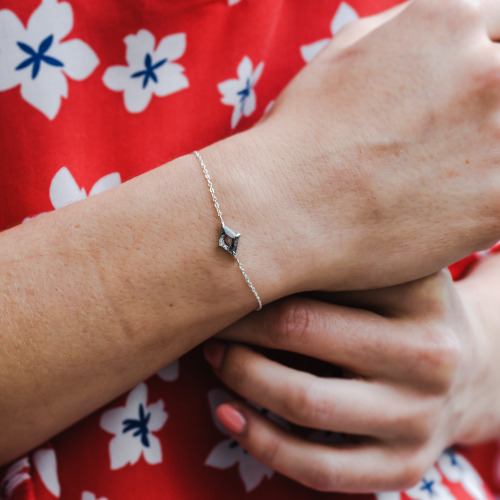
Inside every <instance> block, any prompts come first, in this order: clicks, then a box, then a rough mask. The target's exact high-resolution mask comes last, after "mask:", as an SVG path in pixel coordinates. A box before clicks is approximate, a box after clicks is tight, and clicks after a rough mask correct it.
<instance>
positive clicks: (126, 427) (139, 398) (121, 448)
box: [101, 383, 168, 470]
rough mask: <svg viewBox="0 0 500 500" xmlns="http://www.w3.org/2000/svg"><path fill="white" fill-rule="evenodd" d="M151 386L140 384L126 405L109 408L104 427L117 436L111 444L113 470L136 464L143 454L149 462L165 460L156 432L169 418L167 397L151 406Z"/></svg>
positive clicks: (103, 419)
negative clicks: (165, 404) (149, 390)
mask: <svg viewBox="0 0 500 500" xmlns="http://www.w3.org/2000/svg"><path fill="white" fill-rule="evenodd" d="M147 399H148V386H147V385H146V384H145V383H141V384H139V385H138V386H137V387H136V388H135V389H133V390H132V391H130V394H129V395H128V397H127V402H126V405H125V406H121V407H119V408H113V409H111V410H108V411H105V412H104V413H103V414H102V416H101V427H102V428H103V429H104V430H105V431H106V432H109V433H110V434H114V435H115V437H114V438H113V439H112V440H111V441H110V443H109V454H110V458H111V469H112V470H116V469H120V468H122V467H124V466H125V465H127V464H131V465H134V464H135V463H136V462H137V461H138V460H139V458H140V457H141V455H143V456H144V459H145V460H146V462H148V463H149V464H158V463H160V462H161V461H162V451H161V443H160V440H159V439H158V438H157V437H156V436H155V435H154V434H153V432H156V431H159V430H160V429H161V428H162V427H163V426H164V425H165V422H166V421H167V418H168V414H167V413H166V412H165V411H164V410H163V407H164V403H163V400H161V399H160V400H158V401H157V402H156V403H154V404H151V405H149V406H148V405H147Z"/></svg>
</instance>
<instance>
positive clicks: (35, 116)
mask: <svg viewBox="0 0 500 500" xmlns="http://www.w3.org/2000/svg"><path fill="white" fill-rule="evenodd" d="M395 3H397V0H349V4H347V3H340V2H339V1H338V0H309V1H307V2H304V1H303V0H279V1H278V0H275V1H271V0H212V1H208V0H175V1H174V0H170V1H168V0H107V1H104V0H99V1H98V0H68V2H61V1H58V0H43V1H42V2H41V3H40V0H24V1H22V2H20V1H19V0H0V9H1V10H0V161H1V169H0V176H1V179H0V192H1V194H2V196H1V200H2V201H1V203H2V210H1V211H0V228H3V229H6V228H9V227H12V226H14V225H16V224H20V223H22V222H24V221H27V220H29V219H30V218H32V217H35V216H39V215H41V214H43V213H44V212H48V211H50V210H54V209H57V208H60V207H63V206H65V205H68V204H70V203H74V202H76V201H78V200H81V199H84V198H85V197H87V196H92V195H94V194H96V193H100V192H102V191H104V190H106V189H109V188H111V187H113V186H116V185H118V184H120V183H121V182H123V181H126V180H128V179H130V178H132V177H134V176H136V175H138V174H141V173H143V172H146V171H148V170H151V169H153V168H155V167H156V166H158V165H161V164H163V163H165V162H167V161H169V160H172V159H174V158H177V157H179V156H181V155H184V154H186V153H189V152H192V151H193V150H195V149H200V148H203V147H204V146H207V145H209V144H211V143H214V142H216V141H218V140H220V139H222V138H224V137H227V136H229V135H230V134H232V133H234V132H239V131H241V130H244V129H246V128H248V127H251V126H252V125H253V124H254V123H256V122H257V120H258V119H259V118H260V117H261V116H262V115H263V114H264V112H265V111H266V109H267V108H268V107H269V106H271V105H272V102H273V100H274V99H275V98H276V96H277V95H278V94H279V92H280V91H281V90H282V89H283V87H284V86H285V85H286V84H287V83H288V82H289V81H290V79H291V78H292V77H293V76H294V75H295V74H296V73H297V72H298V71H299V70H300V69H301V68H302V67H303V66H304V65H305V64H306V63H307V62H309V61H310V60H311V59H312V58H313V57H314V56H315V55H316V54H317V53H318V52H319V51H320V50H321V49H322V48H323V47H324V46H325V44H326V43H327V42H328V40H329V39H331V37H332V36H334V35H335V33H337V31H338V30H339V29H340V28H341V27H342V26H343V25H345V24H346V23H348V22H350V21H352V20H354V19H356V18H357V17H358V16H365V15H369V14H374V13H376V12H379V11H381V10H384V9H386V8H388V7H391V6H392V5H394V4H395ZM462 271H463V270H460V269H458V268H457V273H461V272H462ZM229 392H230V391H229V390H228V389H226V388H225V387H224V386H222V384H221V383H220V382H219V381H218V380H217V379H216V378H215V376H214V375H213V374H212V370H211V368H210V367H209V366H208V365H207V363H206V362H205V360H204V359H203V357H202V355H201V352H200V349H199V348H198V349H195V350H193V351H192V352H190V353H189V354H187V355H186V356H184V357H182V358H181V359H180V360H178V361H176V362H174V363H173V364H171V365H169V366H168V367H166V368H165V369H164V370H162V371H161V372H159V373H158V374H157V375H154V376H153V377H151V378H150V379H148V380H146V381H145V382H143V383H141V384H139V385H138V386H137V387H136V388H134V389H133V390H131V391H130V392H129V393H127V394H124V395H123V396H121V397H119V398H117V399H116V400H115V401H112V402H111V403H109V404H108V405H107V406H105V407H104V408H102V409H100V410H98V411H96V412H95V413H94V414H92V415H90V416H89V417H87V418H85V419H84V420H82V421H81V422H79V423H78V424H76V425H74V426H73V427H71V428H70V429H68V430H66V431H64V432H63V433H61V434H60V435H58V436H56V437H55V438H54V439H52V440H51V442H50V443H47V444H46V445H44V446H41V447H40V448H38V449H37V450H34V451H33V452H31V453H29V454H28V455H27V456H26V457H23V458H21V459H20V460H17V461H15V462H13V463H12V464H9V465H7V466H5V467H3V468H2V469H1V470H0V479H2V482H1V496H2V498H3V499H5V500H10V499H15V500H21V499H22V500H28V499H29V500H34V499H36V500H44V499H54V498H61V499H62V500H66V499H71V500H80V499H81V500H94V499H96V498H97V499H101V500H102V499H108V500H125V499H132V498H134V499H135V498H148V499H151V500H155V499H158V500H160V499H161V500H163V499H164V498H168V499H172V500H175V499H179V500H180V499H182V500H188V499H195V498H196V499H202V498H217V499H221V500H223V499H235V498H249V499H251V498H258V499H260V500H265V499H281V498H287V499H301V500H302V499H314V498H320V497H333V496H334V494H325V493H318V492H315V491H312V490H309V489H307V488H305V487H303V486H300V485H297V484H296V483H294V482H292V481H290V480H288V479H287V478H285V477H283V476H281V475H280V474H277V473H274V471H272V470H271V469H269V468H268V467H266V466H264V465H262V464H260V463H259V462H257V461H256V460H255V459H254V458H253V457H251V456H250V455H248V454H247V453H246V451H245V450H243V449H242V448H241V447H239V445H238V444H237V443H236V442H235V441H233V440H232V439H231V438H230V437H229V436H228V435H227V433H226V431H225V430H224V428H223V427H222V426H221V425H220V423H219V422H218V421H217V420H216V419H215V418H214V412H213V410H214V408H215V407H216V406H217V405H218V404H220V403H221V402H223V401H225V400H227V399H228V398H229V397H230V395H229ZM186 415H189V417H188V418H187V417H186ZM269 416H270V418H273V419H274V420H275V421H277V422H278V423H279V424H280V425H284V426H286V425H288V424H287V423H286V422H284V421H282V420H281V419H279V418H278V417H276V416H274V415H269ZM311 437H312V438H313V439H316V440H324V441H325V442H327V441H328V440H331V438H332V437H331V436H330V435H329V434H328V433H325V432H316V433H314V435H313V436H311ZM467 453H468V454H469V456H470V458H471V459H473V461H474V463H475V464H476V466H477V467H479V470H480V471H481V473H482V474H483V477H484V478H485V479H486V480H488V481H489V482H490V486H491V487H493V488H494V487H498V486H499V483H498V478H499V474H498V471H496V470H495V467H496V468H497V469H498V466H497V465H495V464H496V461H495V460H496V459H495V457H496V455H497V448H496V445H495V444H491V445H487V446H485V447H483V448H475V449H473V450H469V451H467ZM337 496H339V495H337ZM378 496H379V497H380V499H381V500H383V499H384V498H385V497H391V499H392V498H398V499H399V498H401V497H402V498H404V499H405V500H408V499H407V498H406V497H408V498H412V499H419V500H431V499H432V500H440V499H439V498H438V497H441V498H442V499H444V498H445V497H446V499H448V500H453V499H454V498H455V499H457V500H462V499H463V500H470V499H473V500H487V499H491V498H492V495H491V493H490V492H489V490H488V489H487V488H486V487H485V485H484V484H483V482H482V480H481V479H480V477H479V476H478V475H477V473H476V472H475V471H474V469H473V468H472V467H471V466H470V465H469V463H468V462H467V461H466V460H465V458H463V456H462V455H459V454H456V453H455V452H453V451H451V450H448V451H447V452H445V453H444V454H443V456H442V457H441V458H440V460H439V462H438V463H437V464H436V465H435V466H434V467H433V468H431V470H430V471H429V472H428V473H427V474H426V477H425V478H424V479H423V480H422V481H421V483H419V484H418V485H417V486H415V487H414V488H412V489H410V490H408V491H406V492H404V493H380V494H378ZM367 497H370V496H367ZM349 498H352V496H350V497H349Z"/></svg>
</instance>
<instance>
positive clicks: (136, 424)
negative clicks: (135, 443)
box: [122, 404, 151, 448]
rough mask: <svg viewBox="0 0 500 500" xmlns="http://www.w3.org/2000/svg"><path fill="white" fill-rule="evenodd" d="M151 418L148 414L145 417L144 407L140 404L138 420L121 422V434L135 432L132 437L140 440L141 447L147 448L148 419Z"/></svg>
mask: <svg viewBox="0 0 500 500" xmlns="http://www.w3.org/2000/svg"><path fill="white" fill-rule="evenodd" d="M150 418H151V413H148V414H147V415H146V414H145V412H144V406H143V405H142V404H140V405H139V418H138V419H135V418H127V419H126V420H124V421H123V422H122V424H123V431H122V433H123V434H126V433H127V432H129V431H133V430H135V432H134V433H133V434H132V436H133V437H140V438H141V443H142V444H143V446H145V447H146V448H149V439H148V434H149V429H148V423H149V419H150Z"/></svg>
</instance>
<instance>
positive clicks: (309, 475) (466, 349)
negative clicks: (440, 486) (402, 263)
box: [205, 271, 500, 493]
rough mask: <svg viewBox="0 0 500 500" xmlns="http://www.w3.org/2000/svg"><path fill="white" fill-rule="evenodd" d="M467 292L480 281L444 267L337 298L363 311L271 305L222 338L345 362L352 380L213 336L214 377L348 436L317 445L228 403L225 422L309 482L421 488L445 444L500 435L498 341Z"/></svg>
mask: <svg viewBox="0 0 500 500" xmlns="http://www.w3.org/2000/svg"><path fill="white" fill-rule="evenodd" d="M497 274H498V271H497ZM466 281H468V280H466ZM472 282H473V283H474V280H472ZM458 290H460V292H459V291H458ZM470 290H475V291H477V287H476V288H475V287H472V288H471V287H468V286H466V287H464V286H463V285H461V288H460V287H457V286H456V285H455V284H453V282H452V281H451V278H450V275H449V273H448V272H447V271H443V272H441V273H439V274H436V275H433V276H431V277H429V278H427V279H423V280H419V281H416V282H413V283H410V284H405V285H399V286H395V287H392V288H388V289H385V290H378V291H367V292H359V293H358V292H349V293H347V294H341V295H337V296H336V299H337V300H342V301H343V302H344V303H349V304H356V306H357V307H363V308H365V310H362V309H353V308H350V307H345V306H339V305H333V304H328V303H324V302H319V301H316V300H311V299H306V298H299V297H294V298H289V299H286V300H283V301H281V302H278V303H274V304H271V305H270V306H266V308H265V309H264V310H263V311H262V312H261V313H255V314H252V315H250V316H249V317H247V318H244V319H242V320H240V321H239V322H237V323H236V324H234V325H233V326H231V327H229V328H228V329H226V330H224V331H223V332H221V333H220V334H219V335H218V337H219V338H220V339H228V340H231V341H236V342H244V343H252V344H257V345H260V346H264V347H267V348H272V349H280V350H285V351H293V352H297V353H301V354H305V355H307V356H310V357H313V358H317V359H321V360H323V361H326V362H328V363H332V364H334V365H337V366H340V367H342V368H343V369H344V374H345V376H344V378H325V377H318V376H315V375H312V374H311V373H306V372H304V371H299V370H296V369H292V368H289V367H286V366H283V365H282V364H279V363H277V362H275V361H272V360H270V359H268V358H267V357H264V356H263V355H262V354H259V353H257V352H255V351H254V350H252V349H250V348H249V347H247V346H244V345H241V344H239V343H229V344H227V343H225V342H221V341H220V340H217V341H215V340H212V341H209V342H208V343H207V344H206V345H205V355H206V358H207V360H208V361H209V362H210V363H211V364H212V365H213V366H214V370H215V373H216V375H217V376H218V377H219V378H220V379H221V381H222V382H224V383H225V384H226V385H228V386H229V387H230V388H231V389H233V390H234V391H236V392H237V393H238V394H240V395H241V396H243V397H244V398H247V399H248V400H250V401H253V402H255V403H257V404H259V405H261V406H262V407H264V408H266V409H267V410H270V411H272V412H274V413H276V414H278V415H280V416H281V417H283V418H285V419H287V420H288V421H290V422H292V423H293V424H297V425H299V426H304V427H308V428H313V429H321V430H325V431H332V432H335V433H345V434H347V435H348V439H347V440H346V441H345V442H344V443H342V444H334V445H329V446H325V445H323V444H318V443H313V442H310V441H308V440H306V439H303V438H301V437H299V436H297V435H294V434H291V433H287V432H286V431H285V430H283V429H281V428H279V427H277V426H276V425H274V424H273V423H272V422H271V421H270V420H268V419H267V418H265V417H264V416H263V415H262V414H261V413H259V412H257V411H255V410H254V409H253V408H251V407H250V406H249V405H247V404H245V403H243V402H241V401H233V402H230V403H228V404H225V405H222V406H220V407H219V408H218V410H217V415H218V417H219V419H220V420H221V421H222V423H223V424H224V425H226V426H227V428H228V430H229V431H230V433H231V436H232V437H234V439H236V440H237V441H238V442H239V443H240V444H241V446H242V447H243V448H244V449H245V450H247V451H248V452H249V453H251V454H252V455H253V456H255V458H257V459H258V460H260V461H261V462H263V463H264V464H266V465H268V466H269V467H271V468H273V469H275V470H277V471H279V472H281V473H282V474H284V475H286V476H288V477H290V478H292V479H294V480H296V481H299V482H300V483H303V484H305V485H306V486H309V487H312V488H315V489H318V490H322V491H342V492H351V493H352V492H373V491H394V490H402V489H406V488H408V487H411V486H413V485H414V484H416V483H417V482H418V481H419V480H420V479H421V478H422V477H423V475H424V473H425V472H426V471H427V469H428V468H429V466H430V465H431V464H432V463H433V462H434V461H435V460H436V459H437V458H438V456H439V455H440V453H441V452H442V450H443V449H445V448H446V447H447V446H449V445H451V444H453V443H457V442H462V443H470V442H477V441H481V440H484V439H487V438H491V437H492V436H494V435H497V436H498V435H499V434H500V405H499V400H500V394H498V379H499V376H500V373H499V372H500V367H498V363H497V362H496V359H497V357H498V354H499V353H500V345H498V344H499V343H498V340H496V341H495V342H496V344H495V343H494V342H491V341H490V340H488V336H487V335H486V334H485V332H486V329H485V327H484V323H483V322H482V321H480V315H479V314H478V311H477V308H476V306H475V305H474V304H475V303H476V302H477V301H478V296H477V295H474V297H475V298H472V297H473V295H471V293H470ZM490 295H491V288H490ZM497 298H498V297H497ZM497 298H496V299H497ZM496 299H495V300H496ZM486 307H487V306H486ZM374 311H377V312H374ZM496 321H497V324H496V326H495V327H494V328H493V329H492V331H493V332H494V333H493V337H495V338H496V337H498V335H496V332H497V331H498V324H500V322H499V321H498V319H497V320H496Z"/></svg>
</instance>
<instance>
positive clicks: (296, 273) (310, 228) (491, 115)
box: [225, 0, 500, 293]
mask: <svg viewBox="0 0 500 500" xmlns="http://www.w3.org/2000/svg"><path fill="white" fill-rule="evenodd" d="M399 11H401V12H400V13H399V14H398V15H396V16H395V17H394V13H397V11H393V13H392V15H389V16H388V15H385V17H383V18H382V19H383V20H385V19H387V18H391V17H392V19H390V20H389V21H388V22H386V23H385V24H382V25H381V26H379V27H378V28H377V29H375V30H373V31H370V30H372V28H373V26H377V25H379V24H380V22H379V21H377V19H376V18H375V19H368V20H362V21H360V22H359V23H358V24H354V25H352V26H351V27H348V28H346V30H345V32H344V33H343V32H341V33H340V34H339V35H338V36H337V37H336V38H335V40H333V42H332V43H331V44H330V45H329V46H328V47H327V48H326V49H325V50H324V51H323V52H322V53H321V54H320V55H319V56H318V57H317V58H316V59H315V60H314V61H313V62H312V63H311V64H309V65H308V66H307V67H305V68H304V70H303V71H301V72H300V73H299V74H298V75H297V77H296V78H295V79H294V80H293V81H292V82H291V83H290V84H289V85H288V87H287V88H286V89H285V90H284V92H283V93H282V95H280V97H279V98H278V99H277V101H276V103H275V105H274V106H273V108H272V109H271V112H270V113H269V115H268V116H267V117H266V118H265V119H264V120H263V121H262V122H261V123H260V124H259V125H257V126H256V127H254V128H253V129H252V130H250V131H248V132H245V133H244V134H240V135H239V136H236V137H234V138H232V139H231V140H230V141H229V142H231V141H233V143H234V144H239V143H241V142H242V141H243V138H249V139H251V140H252V141H253V144H254V146H255V147H254V148H253V152H254V153H253V154H254V156H253V157H252V155H251V154H250V153H248V152H246V153H245V155H246V156H244V157H242V159H241V160H240V161H241V165H240V167H239V168H242V169H245V165H246V164H247V162H251V161H252V158H253V160H254V164H255V168H256V170H255V171H254V172H253V173H252V174H251V175H255V176H257V175H258V174H257V173H256V172H257V170H258V167H259V166H260V167H261V168H260V172H264V174H262V175H263V178H262V179H261V180H260V182H259V183H258V184H259V186H260V188H259V189H260V190H262V193H263V194H262V195H261V197H260V198H259V194H255V196H254V198H253V201H254V203H256V204H258V205H259V206H258V208H256V211H260V212H262V213H263V214H264V216H263V219H264V220H263V221H262V225H261V226H260V227H259V230H260V236H261V239H259V241H258V242H257V243H255V245H256V246H257V245H259V246H260V248H261V251H262V252H265V251H267V249H266V247H267V246H273V253H274V254H276V253H280V254H281V255H282V267H283V268H287V269H288V270H290V268H293V271H290V272H289V273H287V274H288V276H290V277H292V278H293V280H294V282H293V283H292V284H291V285H290V286H288V284H287V287H286V288H287V290H288V293H290V292H291V291H303V290H315V289H316V290H317V289H328V290H346V289H368V288H379V287H382V286H389V285H393V284H397V283H402V282H407V281H410V280H413V279H416V278H421V277H423V276H427V275H429V274H431V273H433V272H437V271H438V270H439V269H442V268H443V267H445V266H446V265H449V264H451V263H452V262H454V261H456V260H459V259H460V258H462V257H465V256H466V255H469V254H470V253H472V252H474V251H477V250H480V249H484V248H487V247H488V246H489V245H491V244H493V243H494V242H496V241H497V240H498V239H500V197H499V196H498V191H499V185H500V169H499V168H498V165H499V162H500V141H499V138H500V122H499V120H498V113H499V111H500V109H499V108H500V48H499V47H498V45H497V44H494V43H492V42H491V39H495V38H498V37H499V36H500V3H499V2H497V1H494V0H480V1H477V2H474V1H472V0H458V1H457V0H441V1H439V2H437V1H435V0H414V1H413V2H411V3H410V4H409V5H408V6H407V7H406V8H399ZM451 12H452V13H453V14H452V15H451V14H450V13H451ZM366 32H368V34H367V35H366V36H363V35H365V34H366ZM356 40H357V41H356ZM231 153H232V156H231V162H232V161H233V160H234V158H235V157H236V158H237V157H238V155H239V153H238V151H237V149H236V148H235V150H234V151H231ZM255 158H257V160H256V159H255ZM225 199H227V198H225ZM262 207H264V208H265V209H266V210H263V208H262ZM243 216H244V214H242V217H243ZM253 231H254V234H256V236H255V239H258V233H257V229H256V228H253ZM245 241H247V245H248V240H245ZM276 241H277V242H278V243H277V244H276ZM244 247H245V246H244V245H242V249H243V248H244ZM422 255H425V259H422V258H421V257H422ZM287 279H289V278H287Z"/></svg>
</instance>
